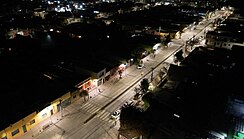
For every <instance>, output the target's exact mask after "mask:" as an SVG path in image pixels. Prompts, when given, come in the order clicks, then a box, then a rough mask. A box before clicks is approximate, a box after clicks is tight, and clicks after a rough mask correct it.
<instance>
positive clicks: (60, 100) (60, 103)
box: [59, 99, 63, 118]
mask: <svg viewBox="0 0 244 139" xmlns="http://www.w3.org/2000/svg"><path fill="white" fill-rule="evenodd" d="M59 105H60V113H61V118H62V117H63V112H62V111H63V110H62V99H59Z"/></svg>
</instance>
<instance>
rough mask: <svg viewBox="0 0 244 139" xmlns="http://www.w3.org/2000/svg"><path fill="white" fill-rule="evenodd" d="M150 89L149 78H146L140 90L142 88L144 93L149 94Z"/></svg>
mask: <svg viewBox="0 0 244 139" xmlns="http://www.w3.org/2000/svg"><path fill="white" fill-rule="evenodd" d="M148 87H149V81H148V79H147V78H144V79H143V80H142V81H141V85H140V88H141V90H142V92H143V93H147V91H148V90H149V89H148Z"/></svg>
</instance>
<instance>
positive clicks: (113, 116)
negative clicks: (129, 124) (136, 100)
mask: <svg viewBox="0 0 244 139" xmlns="http://www.w3.org/2000/svg"><path fill="white" fill-rule="evenodd" d="M120 113H121V110H120V109H118V110H116V111H114V112H113V113H112V115H111V118H112V119H115V120H117V119H119V116H120Z"/></svg>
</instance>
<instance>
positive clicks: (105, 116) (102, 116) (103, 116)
mask: <svg viewBox="0 0 244 139" xmlns="http://www.w3.org/2000/svg"><path fill="white" fill-rule="evenodd" d="M108 117H109V113H108V112H105V113H103V114H102V115H100V116H99V118H101V119H103V120H105V119H106V118H108Z"/></svg>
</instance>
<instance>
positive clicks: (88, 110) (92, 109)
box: [85, 106, 99, 113]
mask: <svg viewBox="0 0 244 139" xmlns="http://www.w3.org/2000/svg"><path fill="white" fill-rule="evenodd" d="M98 109H99V108H98V107H96V106H93V107H92V108H88V109H86V110H85V111H87V112H90V113H92V112H94V111H96V110H98Z"/></svg>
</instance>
